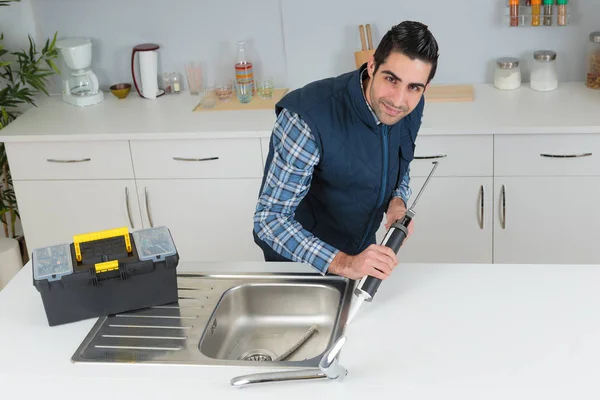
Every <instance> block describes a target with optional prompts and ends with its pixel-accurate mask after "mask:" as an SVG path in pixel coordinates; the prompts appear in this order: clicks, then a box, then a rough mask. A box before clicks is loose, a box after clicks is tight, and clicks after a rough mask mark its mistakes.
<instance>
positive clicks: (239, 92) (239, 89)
mask: <svg viewBox="0 0 600 400" xmlns="http://www.w3.org/2000/svg"><path fill="white" fill-rule="evenodd" d="M235 95H236V96H237V98H238V100H239V101H240V103H250V100H252V82H249V83H239V82H237V83H236V84H235Z"/></svg>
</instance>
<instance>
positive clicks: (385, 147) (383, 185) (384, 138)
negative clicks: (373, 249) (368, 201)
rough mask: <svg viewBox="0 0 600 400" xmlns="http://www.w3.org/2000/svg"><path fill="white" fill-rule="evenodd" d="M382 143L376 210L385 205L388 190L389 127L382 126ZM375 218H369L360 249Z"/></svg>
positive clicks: (372, 216)
mask: <svg viewBox="0 0 600 400" xmlns="http://www.w3.org/2000/svg"><path fill="white" fill-rule="evenodd" d="M381 141H382V146H381V147H382V149H383V162H382V174H381V189H380V190H379V197H378V198H377V206H376V207H375V209H378V208H379V207H381V205H382V203H383V197H384V195H385V191H386V188H387V174H388V163H389V161H388V157H389V151H388V126H387V125H385V124H381ZM374 216H375V214H373V213H372V214H371V217H370V218H369V224H368V225H367V229H366V230H365V233H363V237H362V240H361V241H360V246H358V247H359V248H361V247H362V246H363V244H364V243H365V240H367V234H368V233H369V232H370V231H371V227H372V225H373V218H374Z"/></svg>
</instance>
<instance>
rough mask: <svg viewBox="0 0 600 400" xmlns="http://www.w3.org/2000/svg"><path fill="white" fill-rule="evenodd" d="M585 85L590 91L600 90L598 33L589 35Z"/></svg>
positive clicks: (599, 33) (599, 43)
mask: <svg viewBox="0 0 600 400" xmlns="http://www.w3.org/2000/svg"><path fill="white" fill-rule="evenodd" d="M585 85H586V86H587V87H589V88H591V89H600V31H597V32H592V33H590V43H589V47H588V67H587V78H586V80H585Z"/></svg>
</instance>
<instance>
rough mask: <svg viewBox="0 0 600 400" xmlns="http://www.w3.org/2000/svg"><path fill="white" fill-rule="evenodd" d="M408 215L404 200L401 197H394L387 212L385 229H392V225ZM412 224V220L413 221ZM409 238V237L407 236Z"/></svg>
mask: <svg viewBox="0 0 600 400" xmlns="http://www.w3.org/2000/svg"><path fill="white" fill-rule="evenodd" d="M405 215H406V204H404V200H402V199H401V198H400V197H394V198H393V199H392V200H391V201H390V204H389V205H388V209H387V213H386V217H387V219H386V224H385V230H386V231H387V230H388V229H390V226H392V224H393V223H394V222H396V221H398V220H399V219H402V218H404V216H405ZM411 225H412V222H411ZM407 239H408V238H407Z"/></svg>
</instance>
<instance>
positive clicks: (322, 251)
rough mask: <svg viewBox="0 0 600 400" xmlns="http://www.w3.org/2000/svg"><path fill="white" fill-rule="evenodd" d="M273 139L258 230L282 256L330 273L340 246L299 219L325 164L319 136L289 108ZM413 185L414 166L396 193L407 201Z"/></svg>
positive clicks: (256, 223)
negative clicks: (321, 164) (297, 213)
mask: <svg viewBox="0 0 600 400" xmlns="http://www.w3.org/2000/svg"><path fill="white" fill-rule="evenodd" d="M361 86H362V80H361ZM363 93H364V90H363ZM365 102H366V99H365ZM367 105H369V103H368V102H367ZM369 109H370V110H371V107H370V106H369ZM371 112H372V113H373V110H371ZM373 117H374V118H375V120H376V122H377V124H380V123H381V122H380V121H379V120H378V118H377V116H376V115H375V113H373ZM272 140H273V148H274V154H273V160H272V162H271V165H270V166H269V169H268V171H267V176H266V180H265V184H264V187H263V191H262V193H261V194H260V197H259V199H258V202H257V206H256V212H255V214H254V226H255V230H256V233H257V235H258V237H259V238H260V239H262V240H264V241H265V242H266V243H267V244H268V245H269V246H271V247H272V248H273V250H275V251H276V252H277V253H279V254H281V255H282V256H284V257H286V258H288V259H290V260H292V261H296V262H302V263H307V264H309V265H311V266H312V267H314V268H316V269H317V270H318V271H319V272H320V273H321V274H325V273H326V272H327V269H328V268H329V264H331V261H332V260H333V258H334V257H335V256H336V254H337V253H338V252H339V250H338V249H336V248H334V247H333V246H330V245H329V244H327V243H325V242H323V241H322V240H320V239H319V238H317V237H316V236H314V235H313V234H312V233H311V232H309V231H307V230H306V229H304V228H303V227H302V225H300V223H299V222H297V221H295V220H294V218H293V216H294V212H295V210H296V207H297V206H298V204H300V201H301V200H302V199H303V198H304V196H305V195H306V193H308V190H309V188H310V183H311V179H312V173H313V170H314V168H315V166H316V165H317V164H318V163H319V157H320V155H319V149H318V147H317V144H316V141H315V138H314V136H313V135H312V133H311V131H310V128H309V126H308V125H307V124H306V122H304V121H303V120H302V119H301V118H300V116H299V115H298V114H296V113H293V112H290V111H289V110H287V109H284V110H282V112H281V113H280V114H279V116H278V117H277V120H276V122H275V127H274V129H273V133H272ZM409 183H410V170H407V172H406V174H405V175H404V177H403V178H402V181H401V183H400V185H399V187H398V188H396V190H395V191H394V193H393V196H394V197H400V198H402V200H403V201H404V203H405V204H408V199H409V198H410V196H411V194H412V192H411V189H410V187H409Z"/></svg>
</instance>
